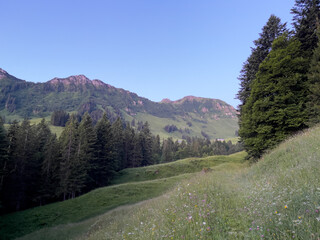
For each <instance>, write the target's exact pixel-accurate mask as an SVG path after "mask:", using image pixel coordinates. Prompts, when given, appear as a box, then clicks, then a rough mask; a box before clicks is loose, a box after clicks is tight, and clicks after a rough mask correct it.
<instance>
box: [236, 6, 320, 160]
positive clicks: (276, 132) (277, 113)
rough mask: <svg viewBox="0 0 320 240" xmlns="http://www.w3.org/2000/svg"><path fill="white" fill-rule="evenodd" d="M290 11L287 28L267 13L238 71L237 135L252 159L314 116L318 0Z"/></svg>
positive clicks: (319, 116) (319, 75) (319, 50)
mask: <svg viewBox="0 0 320 240" xmlns="http://www.w3.org/2000/svg"><path fill="white" fill-rule="evenodd" d="M291 13H292V14H293V30H289V29H288V28H287V25H286V23H281V19H280V18H278V17H276V16H274V15H271V17H270V18H269V20H268V22H267V23H266V25H265V26H264V27H263V28H262V32H261V33H260V37H259V38H258V39H257V40H255V41H254V42H253V43H254V47H253V48H252V49H251V55H250V56H249V57H248V59H247V61H246V62H245V63H244V64H243V68H242V70H241V73H240V76H239V80H240V90H239V92H238V95H237V98H238V99H239V100H240V102H241V103H240V105H239V112H240V114H239V127H240V129H239V136H240V138H241V141H242V143H243V145H244V148H245V150H246V151H247V152H248V158H250V159H252V160H254V161H255V160H257V159H259V158H260V157H261V156H262V154H263V153H265V152H266V151H267V150H268V149H270V148H273V147H274V146H276V145H277V144H278V143H280V142H281V141H283V140H284V139H286V138H287V137H288V136H290V135H292V134H295V133H296V132H298V131H300V130H302V129H305V128H307V127H310V126H313V125H315V124H317V123H319V121H320V42H319V40H320V22H319V17H320V1H319V0H296V1H295V5H294V7H293V8H292V9H291Z"/></svg>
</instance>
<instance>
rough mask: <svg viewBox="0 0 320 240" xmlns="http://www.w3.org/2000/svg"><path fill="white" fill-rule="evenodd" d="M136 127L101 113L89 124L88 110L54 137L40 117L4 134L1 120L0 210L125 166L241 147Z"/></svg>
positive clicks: (60, 196)
mask: <svg viewBox="0 0 320 240" xmlns="http://www.w3.org/2000/svg"><path fill="white" fill-rule="evenodd" d="M138 125H140V131H138V130H137V129H135V128H133V127H132V126H130V124H129V123H127V124H126V125H125V124H124V123H123V122H122V121H121V119H120V118H119V119H117V120H116V121H115V122H114V123H113V124H112V125H111V124H110V122H109V120H108V118H107V115H106V114H104V115H103V116H102V118H101V119H100V120H99V121H98V122H97V124H96V125H95V126H94V125H93V121H92V119H91V117H90V115H89V114H88V113H85V114H84V116H83V117H82V120H81V122H80V123H79V122H78V116H76V115H71V116H70V118H69V120H68V122H67V124H66V126H65V128H64V130H63V132H62V134H61V136H60V138H59V139H57V137H56V135H54V134H52V133H51V132H50V129H49V127H48V124H47V123H46V122H45V120H44V119H43V120H42V121H41V122H40V123H39V124H36V125H31V124H30V122H29V121H28V120H24V121H23V122H22V123H18V122H16V121H14V122H13V123H12V124H11V125H10V127H9V129H8V132H6V131H5V130H4V128H3V125H2V124H0V153H1V155H0V160H1V162H0V164H1V165H0V167H1V171H0V173H1V175H0V177H1V189H0V201H1V205H0V214H3V213H7V212H11V211H17V210H23V209H26V208H30V207H34V206H41V205H45V204H48V203H52V202H55V201H59V200H66V199H70V198H74V197H76V196H78V195H81V194H83V193H86V192H88V191H90V190H92V189H95V188H97V187H103V186H106V185H108V184H110V182H111V180H112V178H113V177H114V175H115V174H116V172H117V171H119V170H122V169H124V168H130V167H141V166H148V165H152V164H156V163H159V162H160V161H161V159H162V161H165V162H172V161H175V160H178V159H181V158H185V157H193V156H197V157H202V156H208V155H212V154H214V153H216V154H231V153H234V152H238V151H241V150H242V148H241V146H240V145H239V144H237V145H232V143H231V142H228V143H226V142H219V143H218V144H217V142H212V143H211V142H210V141H208V140H204V139H200V138H190V139H188V141H181V142H179V141H176V142H174V141H173V140H172V139H168V140H163V141H162V142H161V140H160V137H159V136H153V135H152V134H151V131H150V129H149V124H148V122H145V123H141V124H138ZM218 145H219V146H218ZM194 146H196V147H194ZM119 153H120V154H119Z"/></svg>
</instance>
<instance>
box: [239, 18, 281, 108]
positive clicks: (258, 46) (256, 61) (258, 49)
mask: <svg viewBox="0 0 320 240" xmlns="http://www.w3.org/2000/svg"><path fill="white" fill-rule="evenodd" d="M284 31H286V24H283V23H281V19H280V18H278V17H276V16H274V15H271V16H270V18H269V20H268V22H267V23H266V25H265V26H264V27H263V28H262V32H261V33H260V34H259V35H260V37H259V38H258V39H257V40H255V41H254V42H253V43H254V45H255V47H254V48H252V49H251V55H250V56H249V57H248V59H247V61H246V62H245V63H244V65H243V67H242V70H241V72H240V77H239V80H240V90H239V92H238V95H237V98H238V99H239V100H240V102H241V105H240V107H241V106H242V105H244V104H245V103H246V101H247V99H248V97H249V96H250V91H251V83H252V82H253V80H254V79H255V77H256V74H257V72H258V70H259V65H260V64H261V63H262V61H263V60H264V59H265V58H266V57H267V55H268V54H269V52H270V50H271V46H272V42H273V41H274V39H276V38H277V37H279V36H280V35H281V34H282V33H283V32H284ZM240 110H241V108H240ZM240 114H241V113H240Z"/></svg>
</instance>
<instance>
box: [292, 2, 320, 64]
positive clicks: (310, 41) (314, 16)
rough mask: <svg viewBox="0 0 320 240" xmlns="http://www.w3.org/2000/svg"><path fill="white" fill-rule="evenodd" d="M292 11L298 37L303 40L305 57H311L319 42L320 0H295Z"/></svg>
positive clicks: (302, 46)
mask: <svg viewBox="0 0 320 240" xmlns="http://www.w3.org/2000/svg"><path fill="white" fill-rule="evenodd" d="M291 13H292V14H293V26H294V28H295V32H296V33H295V34H296V37H297V39H298V40H299V41H300V42H301V49H302V50H303V51H304V54H305V57H307V58H309V57H311V55H312V51H313V50H314V49H315V48H316V47H317V43H318V37H317V33H316V32H317V31H316V29H317V27H318V26H319V19H320V18H319V17H320V1H319V0H295V5H294V7H293V8H292V9H291Z"/></svg>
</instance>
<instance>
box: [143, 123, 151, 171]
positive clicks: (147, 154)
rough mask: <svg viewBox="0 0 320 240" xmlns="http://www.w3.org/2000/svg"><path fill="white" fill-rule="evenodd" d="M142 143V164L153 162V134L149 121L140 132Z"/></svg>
mask: <svg viewBox="0 0 320 240" xmlns="http://www.w3.org/2000/svg"><path fill="white" fill-rule="evenodd" d="M140 143H141V149H142V162H141V165H142V166H147V165H150V164H152V136H151V132H150V128H149V123H148V122H145V124H144V125H143V128H142V130H141V132H140Z"/></svg>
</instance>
